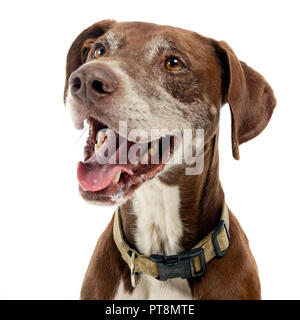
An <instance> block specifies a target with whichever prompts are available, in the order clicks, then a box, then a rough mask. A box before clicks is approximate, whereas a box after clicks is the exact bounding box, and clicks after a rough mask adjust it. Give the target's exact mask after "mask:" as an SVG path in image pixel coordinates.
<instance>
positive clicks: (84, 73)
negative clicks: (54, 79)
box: [70, 66, 118, 101]
mask: <svg viewBox="0 0 300 320" xmlns="http://www.w3.org/2000/svg"><path fill="white" fill-rule="evenodd" d="M70 86H71V93H72V94H73V95H75V96H77V97H78V98H80V99H81V100H83V101H87V99H90V100H92V101H94V100H98V99H100V98H103V97H105V96H107V95H110V94H112V93H113V92H114V91H116V89H117V88H118V81H117V80H116V78H115V76H114V75H113V74H112V73H111V72H110V71H109V70H107V69H106V68H104V67H100V66H85V67H82V68H80V69H79V70H77V71H75V72H74V73H73V74H72V75H71V77H70Z"/></svg>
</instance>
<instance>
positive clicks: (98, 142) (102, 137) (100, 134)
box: [94, 130, 106, 152]
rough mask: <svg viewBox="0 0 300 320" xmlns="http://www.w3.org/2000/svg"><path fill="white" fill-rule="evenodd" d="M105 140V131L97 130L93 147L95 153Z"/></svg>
mask: <svg viewBox="0 0 300 320" xmlns="http://www.w3.org/2000/svg"><path fill="white" fill-rule="evenodd" d="M105 139H106V134H105V131H103V130H99V131H98V132H97V135H96V144H95V146H94V150H95V152H96V151H97V150H98V149H99V148H100V147H101V146H102V144H103V143H104V141H105Z"/></svg>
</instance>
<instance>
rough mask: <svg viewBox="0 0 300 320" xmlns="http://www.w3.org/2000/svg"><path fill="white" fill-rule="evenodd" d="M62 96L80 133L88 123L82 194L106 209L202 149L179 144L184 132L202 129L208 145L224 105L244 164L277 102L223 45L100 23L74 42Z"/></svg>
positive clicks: (156, 29) (157, 29)
mask: <svg viewBox="0 0 300 320" xmlns="http://www.w3.org/2000/svg"><path fill="white" fill-rule="evenodd" d="M64 100H65V104H66V105H67V106H68V107H69V108H70V110H71V114H72V118H73V121H74V124H75V126H76V127H77V128H78V129H82V128H83V123H84V121H85V120H86V121H87V122H88V124H89V127H90V135H89V138H88V141H87V145H86V148H85V161H84V162H81V163H80V164H79V166H78V178H79V182H80V191H81V194H82V196H83V197H84V198H86V199H87V200H93V201H95V200H96V201H99V202H106V203H107V202H110V203H115V202H118V201H121V200H123V199H125V198H128V197H129V196H131V195H132V193H133V192H134V190H135V189H136V188H137V187H138V186H140V185H141V184H143V183H144V182H145V181H146V180H149V179H152V178H153V177H155V176H156V175H157V174H163V173H164V172H165V171H166V170H169V169H170V165H165V162H164V163H163V161H162V160H163V159H164V160H166V159H167V160H170V159H172V157H174V155H175V154H176V153H177V152H178V150H179V147H178V145H180V148H182V146H183V148H184V150H185V149H186V147H187V145H189V147H191V145H192V146H194V144H195V138H194V136H192V138H191V139H190V143H187V142H186V143H185V145H183V143H182V140H180V139H179V140H180V141H181V143H175V141H177V138H178V136H179V133H182V132H183V131H184V130H191V131H192V132H195V130H197V129H201V130H203V133H204V135H203V143H204V144H206V143H207V142H208V141H209V140H210V139H211V138H212V137H213V136H214V135H215V133H216V130H217V128H218V123H219V115H220V109H221V107H222V105H224V104H225V103H227V102H228V103H229V105H230V109H231V114H232V148H233V156H234V157H235V158H236V159H238V158H239V152H238V146H239V145H240V144H241V143H243V142H246V141H248V140H250V139H252V138H254V137H255V136H257V135H258V134H259V133H260V132H261V131H262V130H263V129H264V128H265V126H266V125H267V123H268V121H269V120H270V117H271V115H272V112H273V109H274V107H275V104H276V101H275V98H274V95H273V91H272V89H271V87H270V86H269V84H268V83H267V82H266V81H265V79H264V78H263V77H262V76H261V75H260V74H258V73H257V72H256V71H254V70H253V69H251V68H250V67H248V66H247V65H246V64H245V63H243V62H240V61H239V60H238V58H237V57H236V56H235V54H234V52H233V51H232V49H231V48H230V47H229V46H228V44H226V43H225V42H223V41H221V42H218V41H215V40H213V39H209V38H205V37H203V36H200V35H199V34H197V33H195V32H191V31H187V30H183V29H179V28H173V27H170V26H159V25H155V24H150V23H141V22H131V23H130V22H123V23H117V22H115V21H110V20H105V21H101V22H98V23H95V24H93V25H92V26H90V27H89V28H87V29H86V30H84V31H83V32H82V33H81V34H80V35H79V36H78V37H77V38H76V39H75V41H74V42H73V44H72V45H71V47H70V49H69V52H68V55H67V65H66V84H65V94H64ZM120 124H125V125H126V128H120ZM165 138H166V139H167V140H168V143H167V146H168V151H165V148H164V143H163V140H164V139H165ZM179 140H178V141H179ZM112 146H114V147H115V148H114V151H113V152H110V150H109V149H110V147H112ZM125 147H126V148H125ZM125 149H126V151H124V150H125ZM130 149H131V150H130ZM145 150H146V151H145ZM124 153H125V155H124ZM155 156H156V157H157V159H156V161H157V162H156V163H153V162H151V163H150V162H149V160H150V159H151V160H152V159H154V158H155ZM112 158H114V160H115V161H116V162H115V163H112V162H109V161H110V160H111V159H112ZM121 158H122V159H121ZM120 159H121V160H120ZM108 160H109V161H108ZM128 160H129V161H128ZM101 161H102V162H101ZM105 161H106V162H105ZM177 165H178V164H177ZM182 165H187V164H186V163H183V164H182ZM171 167H172V166H171Z"/></svg>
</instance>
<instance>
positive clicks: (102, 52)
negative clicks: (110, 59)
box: [94, 46, 107, 58]
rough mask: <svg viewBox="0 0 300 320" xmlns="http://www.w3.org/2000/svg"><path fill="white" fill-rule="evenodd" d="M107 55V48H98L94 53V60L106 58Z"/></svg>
mask: <svg viewBox="0 0 300 320" xmlns="http://www.w3.org/2000/svg"><path fill="white" fill-rule="evenodd" d="M106 54H107V50H106V48H105V47H103V46H100V47H97V48H96V50H95V52H94V58H100V57H104V56H106Z"/></svg>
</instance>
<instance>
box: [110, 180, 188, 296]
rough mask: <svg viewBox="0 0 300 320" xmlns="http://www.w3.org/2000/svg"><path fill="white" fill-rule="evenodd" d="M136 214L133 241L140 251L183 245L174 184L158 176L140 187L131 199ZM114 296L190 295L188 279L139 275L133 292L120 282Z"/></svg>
mask: <svg viewBox="0 0 300 320" xmlns="http://www.w3.org/2000/svg"><path fill="white" fill-rule="evenodd" d="M133 206H134V213H135V214H136V217H137V220H136V229H135V244H136V246H137V249H138V250H139V252H141V253H143V254H147V255H150V254H152V253H156V254H164V255H171V254H177V253H178V252H180V251H181V250H182V249H181V247H180V239H181V236H182V233H183V225H182V222H181V219H180V210H179V209H180V194H179V189H178V187H177V186H166V185H165V184H163V183H161V182H160V181H159V180H158V179H157V178H156V179H153V180H151V181H149V182H147V183H145V184H144V185H143V186H142V187H141V188H139V189H138V190H137V191H136V193H135V196H134V199H133ZM115 299H171V300H175V299H178V300H179V299H192V296H191V291H190V287H189V285H188V282H187V280H183V279H171V280H167V281H159V280H156V279H154V278H152V277H150V276H145V275H144V276H142V277H141V278H140V280H139V282H138V283H137V286H136V288H135V289H134V291H133V293H132V294H128V293H125V292H124V289H123V284H122V283H121V284H120V287H119V290H118V292H117V294H116V297H115Z"/></svg>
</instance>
